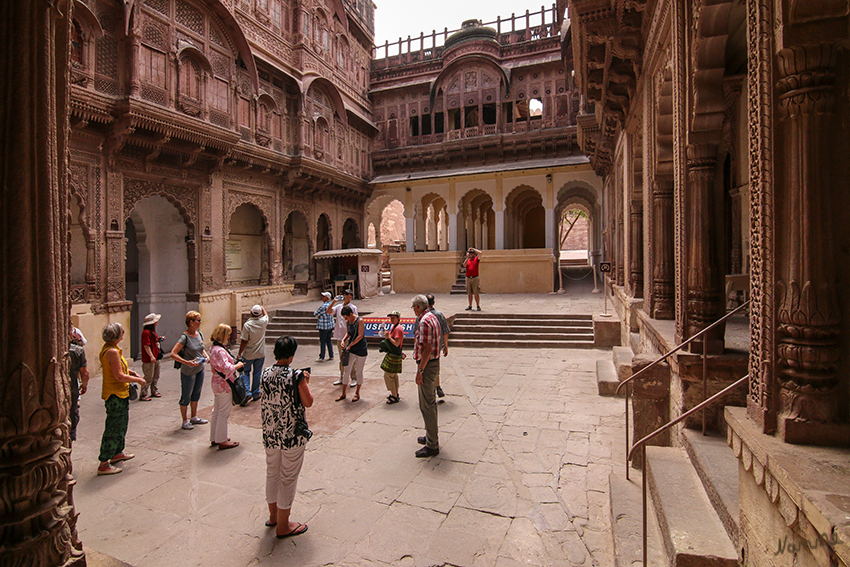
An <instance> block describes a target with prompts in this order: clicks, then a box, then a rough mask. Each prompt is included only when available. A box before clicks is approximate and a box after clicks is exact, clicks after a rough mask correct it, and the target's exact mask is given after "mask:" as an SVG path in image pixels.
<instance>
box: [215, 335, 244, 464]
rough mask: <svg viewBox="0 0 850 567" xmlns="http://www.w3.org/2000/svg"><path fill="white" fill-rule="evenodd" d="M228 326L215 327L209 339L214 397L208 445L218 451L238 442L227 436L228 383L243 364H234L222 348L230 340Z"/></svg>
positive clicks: (228, 410) (226, 351)
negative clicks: (211, 341) (216, 447)
mask: <svg viewBox="0 0 850 567" xmlns="http://www.w3.org/2000/svg"><path fill="white" fill-rule="evenodd" d="M230 332H231V331H230V325H225V324H224V323H222V324H220V325H219V326H217V327H216V328H215V329H214V330H213V332H212V335H210V336H211V338H212V340H213V347H212V349H211V350H210V366H212V369H213V372H212V391H213V395H214V396H215V403H214V404H213V410H212V417H210V445H211V446H213V447H215V446H218V450H219V451H221V450H222V449H232V448H233V447H237V446H239V442H238V441H231V440H230V437H228V436H227V418H229V417H230V407H231V402H232V400H233V396H232V394H231V393H230V382H233V381H234V380H236V379H237V377H236V371H237V370H241V369H242V366H243V363H242V362H235V361H234V360H233V356H232V355H231V354H230V353H229V352H228V350H227V348H226V347H225V346H224V345H225V343H227V341H228V339H229V338H230Z"/></svg>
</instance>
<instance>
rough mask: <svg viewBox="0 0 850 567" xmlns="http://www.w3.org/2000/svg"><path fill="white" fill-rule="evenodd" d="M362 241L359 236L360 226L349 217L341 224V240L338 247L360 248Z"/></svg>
mask: <svg viewBox="0 0 850 567" xmlns="http://www.w3.org/2000/svg"><path fill="white" fill-rule="evenodd" d="M362 247H363V241H362V240H361V238H360V227H359V226H358V225H357V221H355V220H354V219H353V218H351V217H349V218H347V219H345V223H343V225H342V241H341V245H340V248H342V249H346V248H362Z"/></svg>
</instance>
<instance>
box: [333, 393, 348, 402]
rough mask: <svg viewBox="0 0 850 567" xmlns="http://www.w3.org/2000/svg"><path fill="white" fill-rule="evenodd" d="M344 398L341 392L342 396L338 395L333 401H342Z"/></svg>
mask: <svg viewBox="0 0 850 567" xmlns="http://www.w3.org/2000/svg"><path fill="white" fill-rule="evenodd" d="M344 399H345V395H344V394H343V395H342V396H340V397H338V398H337V399H335V400H334V401H335V402H341V401H342V400H344Z"/></svg>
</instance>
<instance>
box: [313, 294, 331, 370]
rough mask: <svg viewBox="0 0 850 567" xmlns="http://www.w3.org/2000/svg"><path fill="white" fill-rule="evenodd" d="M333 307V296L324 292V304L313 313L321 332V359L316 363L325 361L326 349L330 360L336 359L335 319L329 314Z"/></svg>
mask: <svg viewBox="0 0 850 567" xmlns="http://www.w3.org/2000/svg"><path fill="white" fill-rule="evenodd" d="M330 306H331V294H330V292H328V291H323V292H322V304H321V305H319V308H318V309H316V310H315V311H314V312H313V317H316V318H317V319H318V321H317V322H316V328H317V329H318V330H319V358H317V359H316V362H324V361H325V349H327V351H328V360H333V359H334V347H333V344H332V343H331V337H332V336H333V332H334V318H333V317H332V316H331V315H329V314H328V307H330Z"/></svg>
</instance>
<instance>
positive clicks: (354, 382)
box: [348, 380, 357, 388]
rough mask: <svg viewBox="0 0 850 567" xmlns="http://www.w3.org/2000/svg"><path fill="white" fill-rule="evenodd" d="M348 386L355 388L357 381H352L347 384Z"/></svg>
mask: <svg viewBox="0 0 850 567" xmlns="http://www.w3.org/2000/svg"><path fill="white" fill-rule="evenodd" d="M348 387H349V388H356V387H357V381H356V380H354V381H352V382H351V384H349V385H348Z"/></svg>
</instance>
